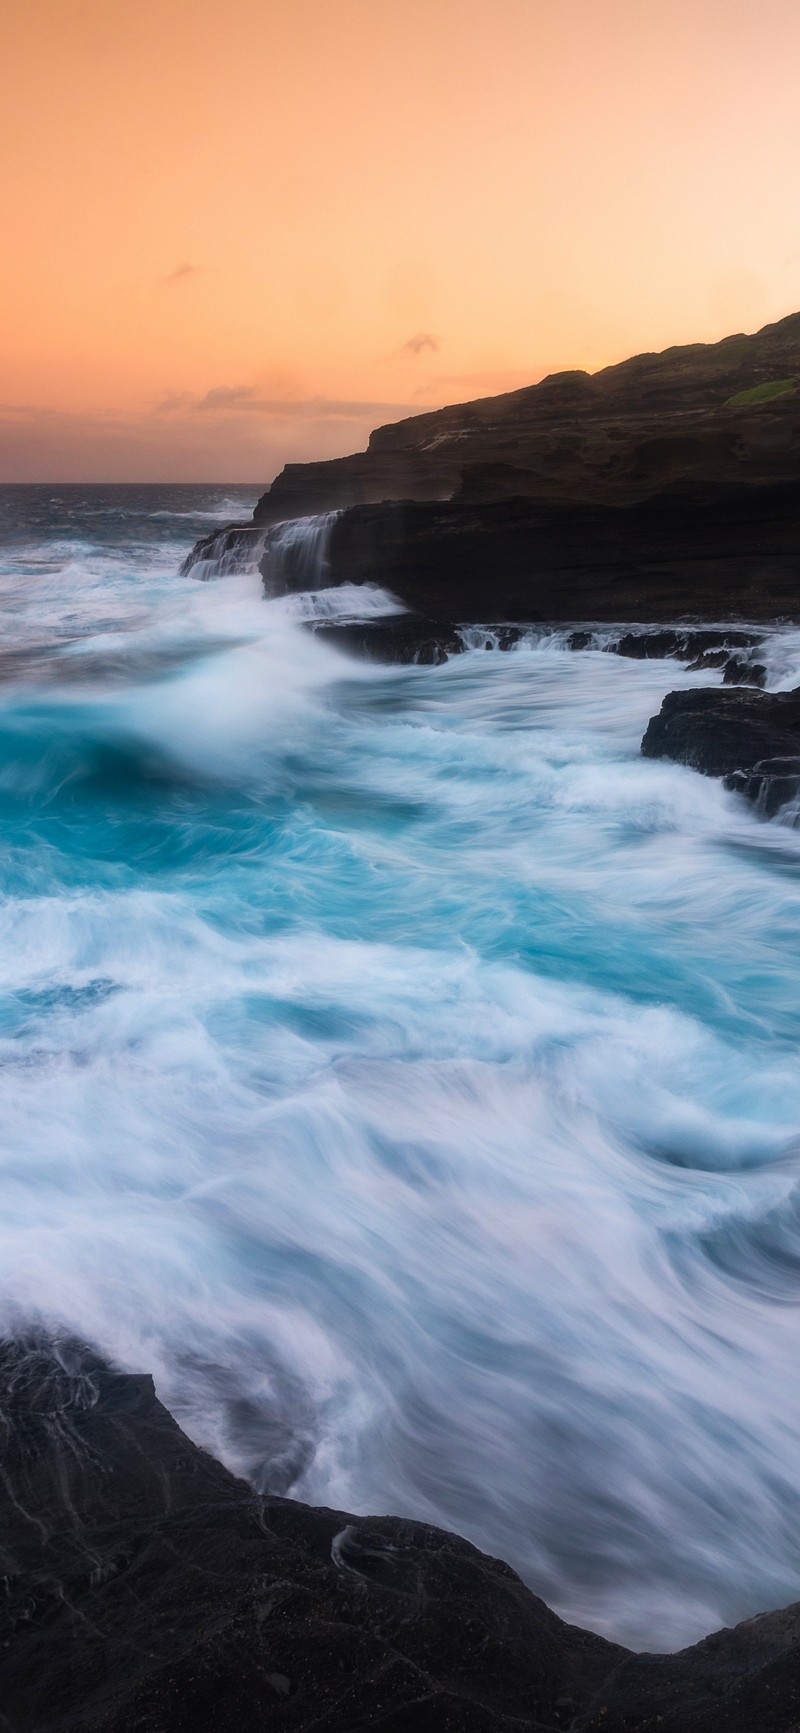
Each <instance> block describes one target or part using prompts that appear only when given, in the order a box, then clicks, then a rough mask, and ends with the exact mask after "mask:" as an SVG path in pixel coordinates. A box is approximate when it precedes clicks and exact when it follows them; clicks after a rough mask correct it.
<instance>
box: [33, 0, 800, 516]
mask: <svg viewBox="0 0 800 1733" xmlns="http://www.w3.org/2000/svg"><path fill="white" fill-rule="evenodd" d="M799 87H800V3H799V0H281V3H280V4H279V3H278V0H135V3H134V0H130V3H127V0H126V3H125V4H122V3H120V0H29V3H28V4H27V5H25V4H23V3H22V0H8V4H7V5H6V7H5V8H4V10H3V22H2V25H0V90H1V92H2V95H1V102H2V115H3V123H2V130H1V132H0V158H2V162H1V163H0V189H1V190H0V202H1V203H2V207H3V220H2V233H3V237H4V255H5V256H4V261H3V269H2V274H1V278H0V479H3V480H18V479H19V480H36V479H39V478H41V479H53V480H69V479H97V480H102V479H149V480H160V479H165V480H167V479H186V480H192V479H198V480H202V479H212V480H230V481H233V480H237V479H241V480H248V481H249V480H252V481H255V482H259V483H260V482H264V481H266V480H269V479H270V478H271V476H272V475H273V474H274V473H275V472H276V470H278V469H279V468H280V467H281V465H282V464H283V463H284V461H286V460H287V459H296V458H305V457H313V456H329V455H333V454H335V453H339V452H344V451H350V450H357V449H358V448H359V447H360V446H362V445H363V444H364V443H365V441H366V437H367V434H368V432H369V430H370V428H371V427H373V426H375V425H376V424H378V423H380V422H381V421H387V420H394V419H397V418H398V417H399V416H400V415H402V414H408V413H414V412H417V411H419V410H420V409H423V408H429V407H434V406H436V405H438V404H440V403H444V402H453V401H457V400H458V399H463V398H467V397H474V396H480V395H483V394H485V393H486V392H490V391H498V390H504V389H511V388H513V387H515V386H517V385H522V384H526V383H528V382H530V381H532V380H534V379H537V378H539V377H540V376H541V375H542V374H543V373H546V372H549V371H552V370H554V369H557V368H561V367H574V366H584V367H589V368H592V369H594V368H596V367H600V366H603V365H604V364H605V363H607V362H609V361H614V360H619V359H621V358H622V357H623V356H625V355H627V354H630V353H632V352H634V351H636V350H641V349H654V348H662V347H664V346H665V345H667V344H669V343H675V342H686V341H693V340H696V339H714V338H717V337H720V336H722V335H724V334H725V333H726V332H728V331H735V330H743V329H748V330H751V329H755V328H756V327H758V326H760V325H762V324H764V323H765V322H766V321H768V320H770V319H775V318H780V317H781V316H782V315H783V314H785V313H788V312H791V311H793V310H795V309H797V308H800V97H799V95H798V89H799Z"/></svg>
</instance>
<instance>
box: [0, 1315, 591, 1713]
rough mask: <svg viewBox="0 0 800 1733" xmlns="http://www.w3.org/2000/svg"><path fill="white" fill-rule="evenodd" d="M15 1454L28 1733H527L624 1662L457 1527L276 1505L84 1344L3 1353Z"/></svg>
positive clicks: (7, 1578) (14, 1705)
mask: <svg viewBox="0 0 800 1733" xmlns="http://www.w3.org/2000/svg"><path fill="white" fill-rule="evenodd" d="M0 1445H1V1446H2V1457H3V1473H2V1475H1V1476H0V1577H2V1578H3V1579H4V1594H3V1596H2V1598H1V1599H0V1703H2V1715H3V1718H4V1719H3V1725H4V1726H10V1727H11V1728H12V1729H13V1733H51V1730H52V1733H56V1729H58V1730H59V1733H67V1730H70V1729H75V1730H78V1729H80V1730H81V1733H90V1729H91V1730H92V1733H256V1730H258V1733H264V1730H267V1729H269V1728H271V1727H275V1728H278V1727H280V1728H293V1729H306V1728H307V1729H309V1730H310V1729H311V1728H312V1727H313V1728H315V1729H317V1728H321V1727H322V1726H323V1725H324V1727H325V1728H326V1729H328V1730H329V1733H356V1730H357V1729H359V1728H382V1729H386V1730H387V1733H388V1730H389V1729H391V1730H392V1733H417V1729H423V1728H429V1729H430V1730H431V1733H433V1730H434V1729H436V1733H439V1729H452V1733H473V1730H474V1733H494V1730H495V1729H496V1730H497V1733H501V1730H503V1729H508V1730H509V1733H511V1730H512V1729H514V1728H519V1727H524V1728H534V1727H536V1726H537V1725H539V1724H541V1723H542V1722H543V1723H544V1725H546V1726H550V1727H557V1726H559V1725H563V1721H562V1720H561V1718H560V1712H559V1711H557V1710H556V1708H555V1704H556V1700H557V1699H558V1698H559V1697H563V1696H567V1697H568V1698H569V1701H570V1703H571V1704H581V1703H583V1704H587V1705H588V1702H589V1701H590V1700H591V1697H592V1696H593V1694H594V1691H595V1689H596V1687H597V1686H598V1685H599V1684H600V1682H601V1681H602V1679H603V1678H604V1677H605V1676H606V1675H607V1674H608V1672H609V1671H610V1669H611V1667H613V1666H614V1665H616V1663H617V1661H618V1660H620V1659H621V1658H622V1657H623V1656H624V1654H625V1651H624V1650H622V1649H620V1648H619V1647H617V1646H616V1645H614V1644H610V1643H607V1642H605V1641H604V1640H603V1639H602V1638H599V1637H595V1636H592V1635H591V1634H589V1633H586V1632H582V1631H577V1630H574V1629H573V1628H572V1627H570V1626H568V1625H565V1624H564V1623H563V1622H562V1620H560V1619H558V1618H557V1617H556V1615H555V1614H554V1613H551V1612H550V1611H549V1609H548V1608H547V1607H546V1606H545V1605H544V1603H543V1602H542V1601H539V1600H537V1599H536V1597H535V1596H534V1595H532V1594H531V1593H530V1592H529V1591H528V1590H527V1589H526V1588H525V1587H524V1585H523V1584H522V1583H521V1582H520V1581H519V1579H518V1577H516V1576H515V1575H514V1573H513V1571H511V1570H510V1569H509V1567H508V1566H507V1565H504V1564H501V1563H499V1562H498V1561H497V1560H495V1559H491V1558H488V1557H486V1556H485V1555H484V1554H483V1553H480V1552H478V1551H477V1549H476V1548H475V1547H473V1546H470V1545H469V1544H468V1543H467V1542H466V1541H462V1540H459V1539H458V1538H457V1537H456V1536H455V1535H450V1534H445V1533H443V1532H442V1531H441V1530H439V1529H434V1528H430V1527H428V1526H427V1525H425V1524H423V1523H414V1522H406V1521H404V1520H401V1519H399V1518H393V1517H369V1518H367V1517H356V1516H350V1515H348V1514H346V1513H345V1512H341V1511H332V1510H322V1509H320V1510H314V1509H311V1508H309V1507H308V1506H306V1505H302V1504H298V1503H293V1502H291V1501H290V1500H287V1499H282V1498H260V1497H256V1496H255V1495H254V1494H253V1492H252V1491H251V1489H250V1488H249V1487H248V1486H247V1485H245V1484H244V1483H243V1482H241V1481H238V1480H236V1478H235V1477H234V1476H233V1475H231V1474H229V1473H228V1472H227V1471H226V1470H225V1469H224V1468H223V1467H222V1466H221V1465H220V1464H219V1463H216V1462H214V1461H213V1459H212V1458H211V1457H209V1456H207V1455H206V1454H205V1452H203V1451H201V1450H199V1449H198V1448H197V1447H196V1446H195V1445H193V1444H192V1443H191V1442H190V1440H189V1439H188V1438H186V1437H185V1435H184V1434H183V1433H182V1432H181V1431H180V1428H179V1427H178V1426H177V1425H176V1423H175V1421H174V1420H173V1419H172V1418H171V1416H170V1415H169V1414H168V1413H167V1411H166V1410H165V1409H164V1408H163V1407H162V1406H161V1404H160V1402H159V1401H158V1399H157V1397H156V1395H155V1391H154V1389H153V1384H152V1381H151V1379H150V1378H148V1377H129V1376H124V1375H121V1374H119V1373H116V1372H114V1371H112V1370H111V1369H110V1368H109V1367H108V1366H105V1365H104V1364H103V1363H102V1362H101V1361H100V1360H99V1359H98V1358H97V1357H96V1356H95V1355H93V1354H91V1353H88V1352H87V1351H86V1350H85V1349H83V1348H81V1347H80V1346H79V1345H76V1344H75V1343H61V1344H60V1345H57V1346H56V1347H55V1348H53V1346H52V1345H51V1344H49V1343H47V1342H46V1341H44V1340H42V1339H39V1340H33V1341H28V1342H14V1343H6V1344H5V1345H4V1346H3V1347H2V1351H0Z"/></svg>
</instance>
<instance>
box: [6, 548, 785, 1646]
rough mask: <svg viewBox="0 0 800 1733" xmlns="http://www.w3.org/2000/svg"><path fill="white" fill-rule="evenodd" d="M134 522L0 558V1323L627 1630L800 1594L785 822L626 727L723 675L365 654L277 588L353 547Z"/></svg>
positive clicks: (638, 1636)
mask: <svg viewBox="0 0 800 1733" xmlns="http://www.w3.org/2000/svg"><path fill="white" fill-rule="evenodd" d="M158 558H159V559H161V558H162V555H161V554H159V556H158ZM163 558H164V562H165V563H164V566H163V568H162V567H161V566H159V565H158V563H157V562H155V563H154V561H153V556H152V552H151V551H149V550H148V549H144V548H143V549H142V550H141V551H140V552H136V551H135V550H132V549H131V548H130V547H129V548H128V550H127V553H126V554H125V556H124V558H121V559H120V560H119V562H117V556H116V554H115V555H114V557H113V560H112V561H111V562H110V563H107V564H106V565H105V566H104V567H103V572H102V573H100V571H99V568H98V569H97V570H95V568H94V564H93V562H94V560H95V556H94V554H85V555H84V554H81V555H79V556H78V557H77V558H76V559H75V562H74V565H73V567H72V568H71V571H70V579H69V584H68V586H67V593H64V591H63V588H62V591H61V593H59V586H58V581H57V580H56V579H53V581H52V583H45V584H44V588H43V589H41V590H40V589H39V588H38V586H31V588H30V590H29V592H28V599H27V603H26V602H25V592H24V586H22V587H21V588H20V591H19V594H18V598H17V599H18V602H19V606H20V610H21V612H20V615H19V618H20V620H21V622H22V626H23V627H24V630H25V631H26V632H28V634H29V637H30V641H31V643H36V642H38V643H39V646H40V649H41V651H42V653H43V654H44V653H45V652H46V653H47V655H49V658H50V660H49V663H48V666H49V669H50V672H49V674H48V676H47V678H45V677H44V675H43V673H42V669H41V667H37V666H32V667H31V668H30V669H29V673H28V676H27V677H26V679H25V681H24V682H23V683H20V682H19V681H17V682H16V683H12V684H9V685H7V686H5V687H3V689H2V691H1V692H0V767H1V768H0V812H2V817H3V824H2V827H0V887H2V900H0V1114H1V1115H2V1122H3V1127H4V1135H3V1142H2V1152H0V1201H1V1203H2V1208H0V1272H2V1274H1V1275H0V1321H2V1322H3V1323H4V1324H5V1325H6V1326H7V1327H14V1325H15V1324H17V1323H18V1321H19V1320H20V1318H24V1319H34V1320H35V1319H37V1318H38V1319H40V1320H42V1321H44V1322H45V1323H47V1322H54V1323H56V1324H58V1325H59V1326H61V1327H64V1328H68V1329H71V1330H73V1331H75V1332H76V1333H77V1334H79V1335H81V1336H83V1337H88V1338H89V1339H90V1340H92V1341H94V1342H95V1343H96V1345H97V1346H98V1348H100V1349H102V1350H104V1351H105V1352H107V1353H110V1354H111V1355H112V1356H113V1357H115V1358H116V1359H117V1360H118V1362H120V1363H121V1364H122V1365H124V1366H126V1367H129V1368H131V1369H137V1370H141V1369H142V1368H148V1369H150V1368H152V1369H154V1371H155V1373H156V1376H157V1380H158V1384H159V1389H160V1391H161V1393H162V1394H163V1395H164V1397H165V1399H166V1400H167V1401H168V1402H169V1403H170V1405H171V1406H174V1408H175V1410H176V1412H178V1413H179V1414H180V1416H181V1418H182V1420H183V1421H184V1424H186V1425H187V1426H188V1427H189V1429H190V1431H191V1432H192V1434H193V1436H195V1437H197V1438H198V1439H199V1440H200V1441H201V1442H203V1443H206V1444H207V1445H209V1447H211V1448H212V1449H214V1450H215V1451H217V1452H218V1453H220V1454H221V1455H222V1456H224V1458H225V1460H226V1461H228V1462H229V1463H230V1464H231V1465H232V1466H234V1467H235V1468H237V1469H238V1470H239V1471H240V1472H245V1473H247V1474H248V1475H249V1476H250V1477H251V1478H252V1480H253V1481H254V1482H255V1483H257V1484H258V1485H260V1486H263V1487H268V1488H270V1489H271V1490H274V1491H277V1492H281V1493H285V1492H292V1493H293V1494H296V1495H299V1496H301V1497H304V1498H307V1499H309V1500H312V1501H315V1502H317V1501H318V1502H325V1503H330V1504H335V1505H341V1506H343V1507H345V1508H351V1509H355V1510H357V1511H358V1510H361V1511H365V1510H368V1509H372V1510H374V1509H381V1508H382V1509H391V1510H394V1511H397V1512H400V1513H401V1514H403V1513H404V1514H408V1515H414V1516H417V1517H423V1518H427V1519H430V1520H432V1521H437V1522H440V1523H443V1524H444V1525H445V1526H451V1527H454V1528H457V1529H458V1530H460V1531H461V1532H463V1533H465V1534H467V1535H469V1536H470V1537H471V1538H472V1539H473V1540H475V1542H476V1543H477V1544H478V1545H480V1546H482V1547H484V1548H486V1549H487V1550H489V1551H491V1552H492V1553H495V1554H501V1555H502V1556H504V1557H506V1558H508V1559H509V1561H510V1562H511V1563H512V1564H513V1565H514V1566H515V1567H516V1568H517V1569H519V1570H521V1571H522V1573H523V1575H524V1576H525V1578H526V1580H527V1581H529V1582H530V1583H531V1584H532V1585H533V1586H534V1588H536V1589H537V1590H538V1592H539V1593H541V1594H543V1595H544V1596H545V1597H546V1598H547V1599H548V1600H549V1601H550V1602H551V1603H552V1604H555V1605H556V1606H557V1607H558V1609H559V1611H561V1612H562V1613H563V1614H565V1615H566V1616H567V1617H569V1618H570V1619H573V1620H575V1621H577V1622H580V1623H582V1624H586V1625H591V1626H594V1627H595V1628H597V1629H600V1630H603V1631H605V1632H607V1633H608V1634H611V1635H614V1636H618V1637H621V1638H622V1639H623V1640H628V1641H630V1642H632V1643H634V1644H642V1645H645V1646H651V1647H652V1646H658V1647H672V1646H674V1645H677V1644H680V1643H683V1642H688V1641H691V1640H693V1639H694V1638H696V1637H698V1636H700V1635H701V1634H702V1633H703V1632H704V1631H706V1630H708V1629H711V1628H713V1627H717V1626H719V1625H721V1624H724V1623H730V1622H733V1621H734V1620H735V1619H737V1618H740V1617H743V1616H746V1615H747V1614H748V1613H752V1612H755V1611H756V1610H758V1609H760V1608H762V1607H765V1606H769V1605H782V1604H785V1603H786V1602H788V1601H791V1600H792V1599H795V1598H796V1597H797V1583H798V1578H800V1539H798V1536H797V1533H796V1525H795V1524H794V1523H793V1521H792V1513H793V1511H794V1505H795V1497H796V1480H797V1462H798V1450H799V1449H800V1396H798V1395H797V1393H796V1390H797V1381H796V1378H795V1376H794V1369H795V1360H796V1317H795V1309H796V1303H797V1301H796V1296H797V1281H796V1277H797V1263H798V1257H800V1238H799V1237H798V1234H799V1230H800V1220H799V1218H798V1195H799V1194H798V1178H799V1177H800V1176H799V1173H798V1166H799V1152H800V1141H799V1140H798V1128H799V1127H800V1061H798V1050H799V1049H798V1014H797V1004H796V998H797V995H796V982H795V978H794V969H793V965H792V957H793V936H794V934H795V932H796V927H797V918H798V890H797V883H798V879H797V867H798V850H799V849H800V837H798V835H797V833H795V832H792V831H789V830H786V829H785V828H784V829H782V828H781V827H779V826H775V825H767V824H763V823H760V822H759V821H758V820H757V818H756V817H754V816H753V814H752V813H751V812H750V811H749V810H748V809H747V808H746V806H745V805H744V804H743V803H742V802H740V801H739V800H738V798H737V797H736V796H735V795H733V794H730V793H728V792H726V791H725V789H724V788H722V787H721V786H720V785H719V784H717V783H714V782H709V781H707V780H706V779H704V778H701V777H699V776H697V775H696V774H695V773H694V772H692V771H689V770H685V769H683V768H681V767H679V766H675V765H670V764H667V763H658V762H654V761H648V760H644V759H642V758H641V756H640V754H639V750H638V747H639V740H640V738H641V734H642V731H643V728H644V726H645V723H646V721H647V719H648V717H649V716H650V715H651V714H652V713H653V711H654V710H655V709H657V708H658V705H659V703H660V700H661V697H662V696H663V693H664V691H665V689H666V687H667V685H670V686H677V685H681V684H685V685H691V684H695V683H697V681H698V680H701V681H703V682H705V683H708V682H709V681H710V680H714V679H716V677H717V676H716V675H715V674H714V672H713V671H711V672H710V673H709V672H708V671H706V672H705V673H703V674H697V673H689V672H688V671H687V670H686V669H684V668H682V667H680V666H679V665H676V664H675V663H670V664H664V663H658V662H636V661H623V660H622V659H620V658H617V657H615V656H612V655H608V654H607V653H603V654H599V653H598V652H597V650H596V649H595V650H593V649H587V650H585V651H583V652H579V653H576V652H572V651H568V650H567V649H566V648H565V647H564V642H563V640H559V638H558V635H557V634H548V635H546V636H544V635H541V634H540V635H539V636H538V637H537V636H535V635H534V636H532V637H531V639H530V640H529V641H527V642H523V643H521V644H520V645H518V646H517V648H516V649H515V650H514V652H513V654H507V655H496V656H494V655H488V656H487V655H486V654H485V652H484V650H483V648H482V647H481V640H480V635H478V636H477V637H476V639H475V644H474V647H473V648H471V649H468V650H467V652H466V653H465V654H463V655H462V656H460V657H455V658H453V659H452V660H451V661H450V662H448V663H447V664H445V665H443V666H442V667H440V668H419V667H414V666H410V667H404V668H391V669H386V668H379V667H375V666H373V665H370V664H364V665H359V664H355V663H353V662H350V661H348V660H346V659H344V658H342V657H340V656H338V655H337V653H336V652H335V650H333V649H331V648H330V646H328V645H326V644H324V643H323V642H322V641H321V638H318V637H316V636H315V635H314V634H312V633H309V632H306V631H304V630H302V628H301V622H302V620H304V619H307V618H311V617H316V618H319V617H324V616H325V615H326V613H330V616H331V617H345V618H346V617H348V610H353V612H355V610H356V609H359V608H360V609H363V610H365V611H366V612H367V613H369V612H370V611H374V612H376V613H377V612H380V611H386V608H387V606H388V605H390V603H389V599H388V598H387V597H386V596H385V595H384V594H383V593H382V592H375V591H372V592H369V593H364V592H358V593H357V594H356V593H355V592H354V591H350V590H348V589H344V590H342V591H338V592H331V591H325V590H313V591H310V592H309V593H308V594H307V595H306V596H304V597H297V596H292V597H288V598H281V599H276V600H273V601H271V602H268V603H267V602H265V601H264V600H263V597H262V593H261V584H260V579H259V578H258V577H257V575H255V574H252V573H251V574H248V573H243V574H242V573H239V574H238V575H234V576H232V577H229V578H228V579H226V582H225V583H224V584H217V585H211V584H206V585H200V584H196V583H194V582H193V581H192V579H191V578H190V577H187V578H180V577H178V576H176V573H175V558H174V547H173V563H172V567H171V569H170V570H169V571H167V567H166V554H165V553H164V555H163ZM103 574H104V575H103ZM132 597H133V598H135V602H136V606H135V608H134V607H133V604H132V600H131V598H132ZM70 617H72V619H73V625H74V637H73V639H72V640H71V641H70V643H69V644H66V643H64V642H62V641H61V639H60V638H59V637H58V634H59V633H61V632H62V630H63V629H64V627H65V622H67V621H68V619H69V618H70ZM90 627H91V629H89V628H90ZM37 634H38V635H39V636H38V638H37ZM765 642H766V643H768V651H769V655H770V658H771V663H770V667H771V677H772V678H774V679H778V680H780V679H783V678H787V679H788V678H790V672H789V671H790V670H791V668H792V666H793V665H794V664H793V658H794V657H795V656H796V655H797V654H798V645H800V638H798V636H797V635H796V634H795V635H793V634H792V633H790V632H787V633H775V634H772V636H770V637H769V638H768V640H765ZM76 664H80V665H81V666H82V667H83V668H84V669H85V671H86V679H85V680H83V681H81V682H78V681H76V680H74V679H71V678H69V677H68V675H67V668H68V667H70V668H71V667H73V666H74V665H76Z"/></svg>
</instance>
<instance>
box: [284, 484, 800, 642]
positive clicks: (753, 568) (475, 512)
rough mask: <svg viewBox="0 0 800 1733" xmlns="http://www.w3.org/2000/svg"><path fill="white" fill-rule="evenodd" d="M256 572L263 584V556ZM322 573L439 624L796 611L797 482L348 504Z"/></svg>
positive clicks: (787, 615)
mask: <svg viewBox="0 0 800 1733" xmlns="http://www.w3.org/2000/svg"><path fill="white" fill-rule="evenodd" d="M262 570H263V571H264V573H265V578H266V581H267V582H268V583H269V581H270V566H269V555H267V558H266V560H265V562H264V564H263V566H262ZM326 581H327V582H328V583H331V584H339V583H346V582H347V583H356V584H358V583H376V584H380V585H382V586H384V587H385V588H386V589H388V590H390V591H391V592H392V593H393V594H394V595H396V596H398V597H399V598H400V600H401V601H402V602H404V603H405V605H406V606H407V607H408V608H410V609H412V610H414V611H415V612H417V613H420V614H423V615H425V616H426V617H427V618H429V619H431V620H439V621H448V622H455V621H458V622H461V623H467V622H478V621H480V622H483V623H489V622H491V621H511V620H514V621H525V620H527V621H548V622H567V621H579V620H580V621H590V620H594V621H603V620H607V621H623V620H636V621H640V622H659V621H664V622H666V621H676V620H679V619H696V620H702V619H705V620H719V621H722V620H731V619H744V620H751V621H758V620H775V619H781V618H784V619H797V618H799V617H800V481H798V480H795V481H787V482H781V483H778V484H777V485H772V486H762V487H757V486H750V487H742V486H739V487H735V486H733V487H731V486H729V487H723V486H719V485H711V486H707V487H705V488H703V487H699V486H693V487H691V488H673V489H670V490H666V491H664V492H662V493H657V494H652V495H650V497H648V498H647V499H644V500H640V501H637V502H636V503H634V504H630V505H621V504H602V505H601V504H586V503H575V504H569V503H566V502H562V501H547V502H544V501H538V500H526V499H507V500H493V501H488V502H485V503H478V502H476V503H474V504H470V505H467V504H466V502H464V501H463V500H449V501H445V502H444V503H441V504H435V503H430V502H420V503H413V502H405V503H400V504H390V503H387V504H385V505H380V506H356V507H353V508H352V509H351V510H350V511H346V512H343V513H342V515H341V517H338V518H337V519H336V520H335V521H334V523H333V525H332V529H331V534H330V542H329V548H328V574H327V578H326ZM291 587H293V588H297V589H301V588H303V587H304V586H303V584H302V583H301V582H298V583H297V584H296V585H292V586H291Z"/></svg>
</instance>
